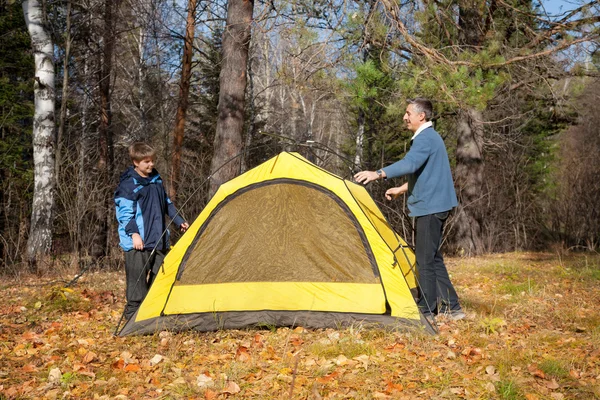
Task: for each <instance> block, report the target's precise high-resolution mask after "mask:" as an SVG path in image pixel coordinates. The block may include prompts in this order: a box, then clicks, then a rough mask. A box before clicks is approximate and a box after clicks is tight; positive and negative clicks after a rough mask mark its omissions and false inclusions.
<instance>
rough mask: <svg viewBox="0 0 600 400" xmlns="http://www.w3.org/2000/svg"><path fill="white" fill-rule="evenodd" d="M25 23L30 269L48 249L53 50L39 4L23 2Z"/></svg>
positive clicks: (51, 207) (30, 0)
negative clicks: (31, 65) (29, 77)
mask: <svg viewBox="0 0 600 400" xmlns="http://www.w3.org/2000/svg"><path fill="white" fill-rule="evenodd" d="M23 12H24V15H25V23H26V25H27V29H28V31H29V35H30V36H31V44H32V48H33V53H34V60H35V83H34V94H35V111H34V117H33V163H34V189H33V206H32V212H31V226H30V232H29V240H28V242H27V257H28V260H29V263H30V266H31V267H32V269H34V270H36V269H37V264H36V262H37V260H38V258H39V257H40V256H42V255H44V254H48V253H49V252H50V249H51V247H52V221H53V211H54V185H55V177H54V144H55V143H54V140H55V137H54V133H55V132H54V123H55V121H54V118H55V117H54V104H55V96H56V94H55V91H54V90H55V86H54V61H53V58H52V57H53V46H52V40H51V38H50V35H49V34H48V32H47V31H46V25H45V22H44V20H43V7H42V3H41V2H39V1H38V0H26V1H24V2H23Z"/></svg>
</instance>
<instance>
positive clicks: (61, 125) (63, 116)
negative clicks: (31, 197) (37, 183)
mask: <svg viewBox="0 0 600 400" xmlns="http://www.w3.org/2000/svg"><path fill="white" fill-rule="evenodd" d="M70 53H71V0H68V1H67V27H66V37H65V56H64V59H63V84H62V96H61V102H60V120H59V121H58V132H57V134H56V163H55V165H56V168H55V169H56V182H59V181H60V167H61V164H62V142H63V137H64V132H65V125H66V123H67V100H68V97H69V57H70ZM59 187H60V186H59Z"/></svg>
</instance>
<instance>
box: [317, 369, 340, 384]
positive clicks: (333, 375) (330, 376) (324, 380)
mask: <svg viewBox="0 0 600 400" xmlns="http://www.w3.org/2000/svg"><path fill="white" fill-rule="evenodd" d="M338 375H339V373H338V372H337V371H333V372H332V373H330V374H327V375H325V376H321V377H319V378H317V382H319V383H327V382H331V381H332V380H333V379H335V378H336V377H337V376H338Z"/></svg>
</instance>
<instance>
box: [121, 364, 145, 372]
mask: <svg viewBox="0 0 600 400" xmlns="http://www.w3.org/2000/svg"><path fill="white" fill-rule="evenodd" d="M139 370H141V368H140V366H139V365H137V364H127V366H126V367H125V371H127V372H138V371H139Z"/></svg>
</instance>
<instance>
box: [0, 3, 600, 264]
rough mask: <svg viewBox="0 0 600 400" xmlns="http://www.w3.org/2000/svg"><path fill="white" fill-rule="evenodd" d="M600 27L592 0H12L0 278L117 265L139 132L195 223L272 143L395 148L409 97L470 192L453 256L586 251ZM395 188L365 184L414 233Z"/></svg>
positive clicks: (592, 224) (336, 158)
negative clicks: (122, 209) (119, 221)
mask: <svg viewBox="0 0 600 400" xmlns="http://www.w3.org/2000/svg"><path fill="white" fill-rule="evenodd" d="M599 22H600V6H599V5H598V3H597V2H595V1H591V2H581V3H577V2H573V3H569V6H568V8H566V9H564V10H563V9H560V8H559V9H556V8H553V9H552V10H548V9H546V8H545V7H544V4H541V3H539V2H537V1H531V0H487V1H482V0H425V1H413V0H401V1H397V2H392V1H389V0H377V1H374V0H364V1H363V0H356V1H355V0H350V1H342V0H290V1H279V0H267V1H261V2H258V1H257V2H254V1H250V0H230V1H229V2H227V1H221V0H214V1H197V0H189V1H188V2H187V3H185V2H182V1H164V0H81V1H73V0H57V1H38V0H33V1H25V2H19V1H10V0H0V268H1V271H2V272H3V273H7V274H10V275H14V274H19V273H21V272H24V271H27V270H30V271H33V272H43V271H46V270H48V265H49V264H48V263H57V262H59V263H66V264H71V263H72V264H71V265H72V266H77V267H78V268H85V267H87V266H94V265H98V266H100V265H101V266H104V267H106V266H113V267H118V266H119V263H120V262H122V261H121V258H122V257H121V256H120V250H119V248H118V246H117V242H118V239H117V234H116V220H115V217H114V204H113V202H112V194H113V191H114V189H115V187H116V185H117V183H118V180H119V174H120V173H121V172H122V171H123V170H124V169H125V168H126V167H127V166H128V165H129V164H130V161H129V158H128V156H127V147H128V146H129V145H130V144H131V143H132V142H134V141H145V142H148V143H150V144H152V145H153V146H154V147H155V148H156V149H157V150H158V157H157V168H158V170H159V171H160V172H161V174H162V176H163V178H164V179H165V181H166V184H167V187H168V189H169V194H170V196H171V197H172V199H173V200H174V201H175V203H176V205H177V206H178V208H179V209H180V211H181V213H182V215H183V216H184V217H185V218H186V219H187V220H189V221H193V219H194V218H195V216H197V215H198V214H199V212H200V210H201V209H202V208H203V207H204V205H205V204H206V202H207V201H208V199H209V197H210V196H211V194H212V193H214V191H215V190H216V188H217V187H218V185H219V184H220V183H222V182H224V181H226V180H228V179H231V178H233V177H234V176H236V175H238V174H239V173H241V172H244V171H246V170H248V169H249V168H252V167H254V166H256V165H258V164H259V163H261V162H262V161H264V160H266V159H268V158H270V157H272V156H274V155H276V154H278V153H279V152H281V151H298V152H300V153H301V154H303V155H304V156H305V157H307V158H308V159H309V160H311V161H313V162H314V163H316V164H317V165H319V166H321V167H323V168H325V169H327V170H330V171H332V172H334V173H337V174H339V175H340V176H342V177H344V178H347V179H351V176H352V174H353V173H354V172H356V171H358V170H362V169H371V170H374V169H377V168H379V167H381V166H384V165H387V164H389V163H391V162H394V161H396V160H398V159H400V158H401V157H402V156H403V155H404V154H405V153H406V151H407V150H408V147H409V140H410V136H411V134H410V133H409V132H408V131H406V130H405V129H404V128H403V123H402V116H403V114H404V108H405V106H406V99H407V98H409V97H414V96H417V95H420V96H427V97H429V98H431V99H432V100H433V101H434V104H435V108H436V115H435V118H434V123H435V127H436V129H437V130H438V131H439V132H440V133H441V134H442V136H443V137H444V140H445V142H446V146H447V148H448V151H449V155H450V159H451V164H452V168H453V174H454V178H455V182H456V189H457V193H458V195H459V201H460V205H459V207H458V208H457V209H456V210H455V212H454V213H453V215H452V217H451V219H450V220H449V222H448V224H447V229H446V241H445V246H446V247H445V249H446V251H448V252H452V253H455V254H458V255H476V254H482V253H490V252H505V251H514V250H540V249H549V248H561V249H576V250H586V251H596V250H597V249H598V246H599V245H600V180H599V179H598V176H600V163H598V159H599V158H600V135H599V133H598V129H597V127H598V126H599V125H600V113H599V112H598V111H599V110H600V101H598V100H599V97H600V91H599V89H600V82H599V81H598V68H599V67H600V52H599V51H598V45H599V43H600V42H599ZM401 183H402V181H401V180H398V181H394V182H384V183H375V184H371V185H370V186H369V187H368V190H369V191H370V192H371V194H372V195H373V197H374V199H375V200H376V201H378V203H379V205H380V207H381V209H382V211H383V212H384V214H385V215H386V216H387V217H388V220H389V221H390V223H391V224H392V225H393V227H394V228H395V229H396V230H397V231H398V232H400V233H401V235H403V236H404V237H405V238H407V239H408V241H409V242H410V241H411V238H412V236H413V234H412V225H411V220H410V218H408V217H407V215H406V208H405V204H404V201H402V200H399V201H396V202H393V203H388V202H384V200H383V193H384V192H385V190H386V188H387V187H389V186H390V185H394V186H395V185H399V184H401ZM380 200H381V201H380ZM71 255H75V257H71Z"/></svg>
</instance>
